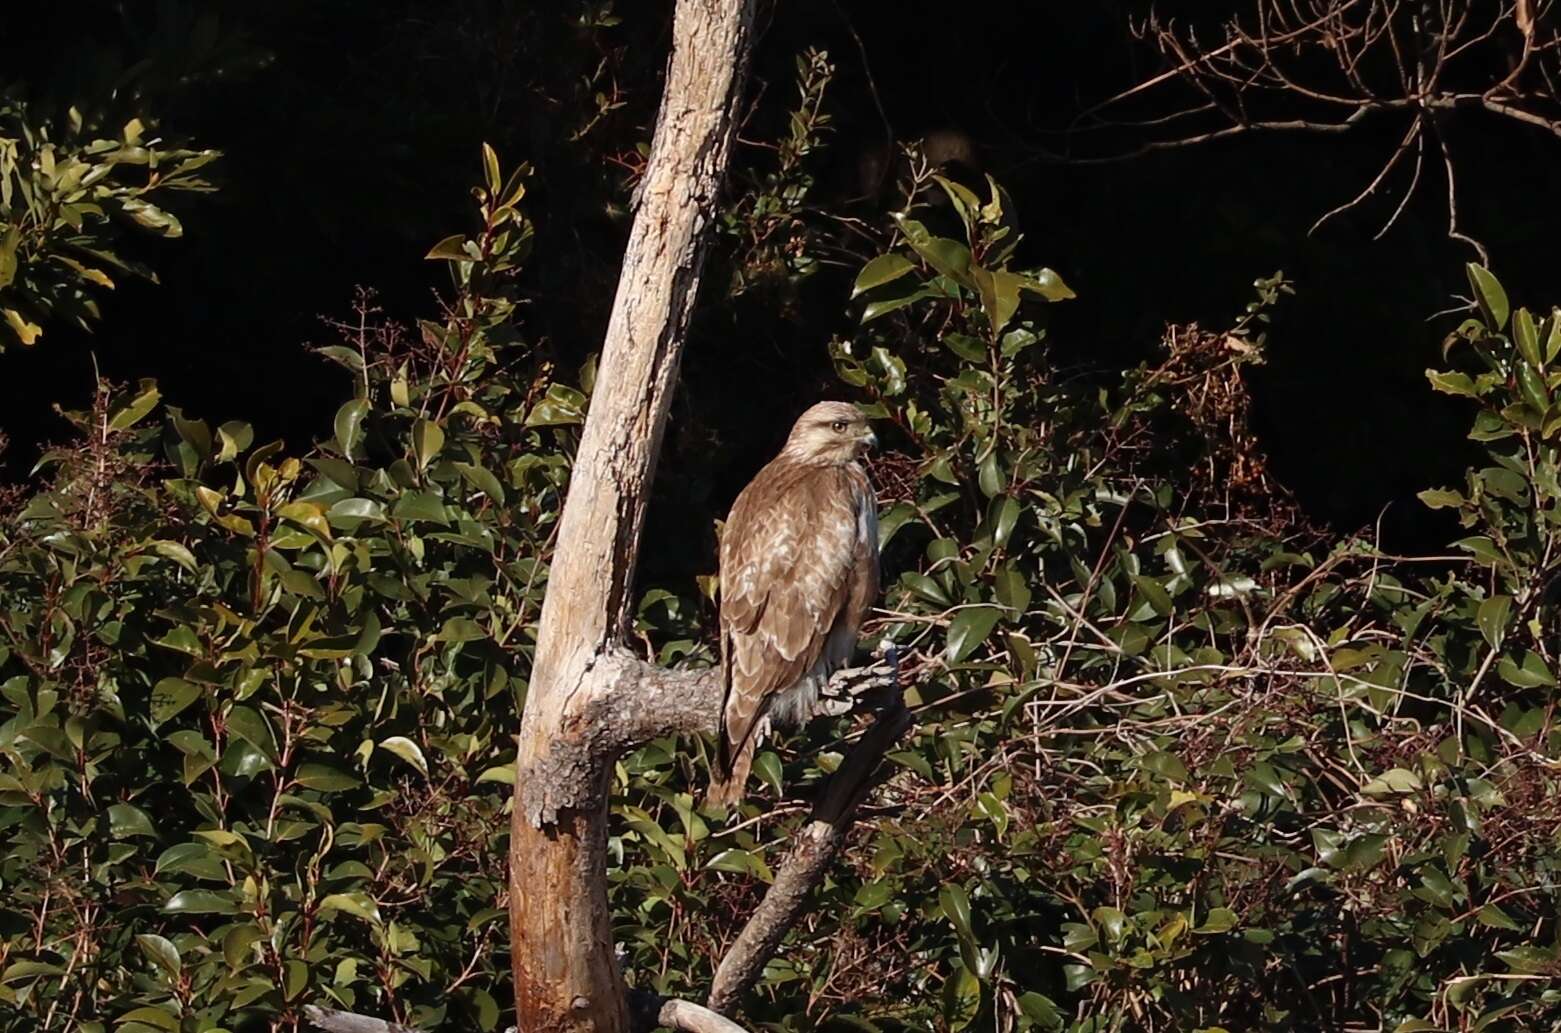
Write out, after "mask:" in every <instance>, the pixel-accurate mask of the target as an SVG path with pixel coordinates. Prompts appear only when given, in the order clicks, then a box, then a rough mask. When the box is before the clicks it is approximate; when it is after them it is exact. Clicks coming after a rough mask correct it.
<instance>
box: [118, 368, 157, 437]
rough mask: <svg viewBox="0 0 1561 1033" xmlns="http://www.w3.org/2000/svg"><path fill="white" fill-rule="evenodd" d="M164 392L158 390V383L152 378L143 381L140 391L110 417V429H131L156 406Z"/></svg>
mask: <svg viewBox="0 0 1561 1033" xmlns="http://www.w3.org/2000/svg"><path fill="white" fill-rule="evenodd" d="M160 398H162V393H161V392H160V391H158V390H157V385H156V384H155V383H153V382H152V381H150V380H143V381H141V387H140V392H139V393H138V394H137V395H136V396H135V397H134V398H132V399H131V400H130V401H128V402H126V403H125V404H124V405H123V406H122V407H121V408H119V409H117V410H115V412H114V415H113V416H111V417H109V421H108V426H109V429H110V430H129V429H130V428H131V427H134V426H135V425H136V424H137V423H139V422H140V421H141V418H142V417H144V416H145V415H146V414H147V413H149V412H151V411H152V409H153V408H155V407H156V405H157V402H158V400H159V399H160Z"/></svg>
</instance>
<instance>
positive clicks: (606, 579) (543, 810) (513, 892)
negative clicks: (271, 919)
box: [510, 0, 754, 1033]
mask: <svg viewBox="0 0 1561 1033" xmlns="http://www.w3.org/2000/svg"><path fill="white" fill-rule="evenodd" d="M753 15H754V0H677V7H676V11H675V13H674V16H673V33H672V56H671V61H670V64H669V67H668V72H667V85H666V92H665V95H664V96H663V98H662V106H661V113H660V115H659V116H658V118H657V123H656V131H655V137H654V140H653V142H652V146H651V154H650V160H649V163H648V164H647V166H646V170H645V178H644V182H643V184H642V190H641V193H640V203H639V206H638V210H637V212H636V214H635V219H634V225H633V229H632V230H631V232H630V235H629V243H628V247H627V249H626V251H625V254H624V262H623V269H622V272H621V274H620V276H619V281H618V292H617V295H616V297H615V298H614V301H613V310H612V315H611V318H610V319H609V321H608V327H607V336H606V340H605V342H604V345H603V349H602V357H601V361H600V364H599V369H600V374H599V376H598V379H597V383H596V390H595V392H594V394H593V397H592V399H591V407H590V412H589V414H588V416H587V418H586V424H585V429H584V431H583V433H582V435H581V441H580V448H579V452H578V454H577V456H576V460H575V467H574V472H573V475H572V477H571V486H570V491H569V495H568V498H567V499H566V501H565V503H564V509H563V513H562V515H561V517H560V522H559V532H558V543H557V547H556V549H555V552H554V561H553V566H552V570H551V571H550V575H549V582H548V592H547V597H546V599H545V601H544V603H543V607H542V618H541V625H540V628H539V631H538V639H537V649H536V656H535V660H534V663H533V668H532V676H531V686H530V692H529V694H528V701H527V704H526V710H525V714H524V716H523V718H522V722H521V734H520V744H519V751H518V756H517V760H516V766H515V771H516V778H515V793H516V795H515V808H514V815H513V819H512V827H511V834H510V938H511V948H510V949H511V956H512V961H513V967H514V978H515V1003H516V1017H517V1023H518V1025H519V1027H520V1028H521V1029H523V1030H525V1031H526V1033H625V1031H627V1030H628V1029H629V1028H630V1025H629V1010H628V1004H627V999H626V995H625V992H624V984H623V979H622V977H621V976H620V975H619V972H618V967H617V963H616V961H615V958H614V955H613V945H612V929H611V923H610V916H609V912H608V909H607V894H606V877H605V872H606V863H607V857H606V845H607V794H608V789H609V786H610V777H611V772H612V758H613V757H615V756H616V751H617V750H619V749H621V748H622V744H623V742H624V741H626V736H625V732H624V730H623V727H622V726H621V725H618V724H617V723H616V722H612V721H608V720H606V718H608V717H611V716H614V715H615V714H616V712H617V710H618V709H619V708H620V707H623V708H625V709H627V710H629V711H630V712H638V713H641V715H642V717H641V723H645V722H646V721H647V720H650V719H647V718H645V717H644V716H643V712H644V706H645V705H642V703H641V697H640V691H641V690H642V689H643V688H644V685H642V684H641V682H645V683H646V684H650V683H651V682H652V681H653V679H644V678H641V677H639V676H638V675H639V674H643V673H644V672H643V671H640V670H637V668H636V666H635V664H636V663H637V662H636V661H633V659H632V657H630V656H629V655H628V654H627V651H626V650H625V649H623V647H622V645H621V644H622V643H623V641H624V640H625V627H626V624H627V617H628V613H629V610H630V606H631V602H632V600H631V587H632V584H633V580H634V568H635V561H636V559H637V556H638V552H639V539H640V533H641V529H642V527H643V524H644V514H645V504H646V499H647V496H648V494H649V488H650V484H651V479H652V477H653V475H654V472H655V461H656V455H657V452H658V451H659V449H660V446H661V437H662V430H663V428H664V426H665V424H666V418H667V410H668V406H669V403H670V401H671V391H672V387H673V384H674V382H675V380H676V377H677V369H678V362H679V359H680V357H681V354H682V349H683V342H684V337H685V330H686V328H687V324H688V319H689V314H690V311H691V309H692V307H693V301H694V297H695V294H696V293H697V291H698V287H699V274H700V268H701V265H702V262H703V259H704V254H705V249H706V244H707V237H708V233H707V230H708V228H709V226H710V224H711V222H712V220H713V219H714V217H715V214H716V199H717V194H718V191H719V188H720V185H721V179H722V175H723V173H724V171H725V169H726V164H727V155H728V151H729V149H730V145H731V139H732V136H733V131H734V125H735V120H734V116H735V113H736V108H737V103H738V101H739V99H740V96H741V93H742V88H743V83H744V81H745V78H746V67H747V61H748V51H749V37H750V33H751V29H752V24H753ZM640 666H641V667H643V665H640ZM685 677H686V676H685ZM647 705H648V704H647ZM651 723H653V721H652V722H651Z"/></svg>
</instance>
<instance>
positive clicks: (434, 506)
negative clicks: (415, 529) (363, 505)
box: [390, 491, 450, 524]
mask: <svg viewBox="0 0 1561 1033" xmlns="http://www.w3.org/2000/svg"><path fill="white" fill-rule="evenodd" d="M390 515H391V516H392V517H394V518H395V519H397V520H410V521H427V522H430V523H436V524H448V523H449V522H450V514H449V513H447V512H445V508H444V500H443V499H441V498H440V497H439V496H438V495H435V494H434V493H433V492H429V491H409V492H407V493H406V494H405V495H402V496H401V497H400V498H399V499H397V500H396V504H395V505H394V506H392V507H391V509H390Z"/></svg>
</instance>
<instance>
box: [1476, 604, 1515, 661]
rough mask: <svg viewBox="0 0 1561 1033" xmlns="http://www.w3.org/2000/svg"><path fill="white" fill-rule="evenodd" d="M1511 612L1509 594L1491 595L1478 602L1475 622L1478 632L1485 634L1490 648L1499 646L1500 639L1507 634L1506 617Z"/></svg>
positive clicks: (1498, 647)
mask: <svg viewBox="0 0 1561 1033" xmlns="http://www.w3.org/2000/svg"><path fill="white" fill-rule="evenodd" d="M1511 613H1512V597H1511V596H1506V595H1493V596H1491V597H1490V598H1489V599H1486V600H1484V601H1482V602H1481V603H1480V608H1479V610H1477V611H1476V613H1475V622H1476V623H1477V624H1479V626H1480V634H1481V635H1483V636H1485V641H1487V642H1489V643H1490V644H1491V648H1492V649H1500V648H1501V643H1502V640H1503V639H1504V638H1506V635H1507V618H1508V616H1509V615H1510V614H1511Z"/></svg>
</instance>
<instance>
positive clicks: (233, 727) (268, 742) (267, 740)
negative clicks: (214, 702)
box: [227, 704, 277, 764]
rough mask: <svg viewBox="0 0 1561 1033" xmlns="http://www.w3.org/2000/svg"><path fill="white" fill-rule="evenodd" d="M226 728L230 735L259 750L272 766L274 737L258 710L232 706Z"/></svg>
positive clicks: (275, 755) (275, 757)
mask: <svg viewBox="0 0 1561 1033" xmlns="http://www.w3.org/2000/svg"><path fill="white" fill-rule="evenodd" d="M227 726H228V731H229V732H230V733H231V734H233V735H236V736H238V737H239V738H240V739H243V740H244V741H245V742H247V743H249V744H250V745H251V746H253V747H254V748H255V749H257V750H259V751H260V752H261V753H262V754H264V755H265V757H266V759H267V760H269V761H271V762H272V763H273V764H275V763H276V759H277V753H276V736H274V735H273V734H272V732H271V726H270V725H269V724H267V723H266V719H265V718H264V717H262V716H261V714H260V712H259V711H258V710H255V709H254V708H252V707H247V706H245V705H243V704H238V705H236V706H234V707H233V709H232V710H230V711H228V717H227Z"/></svg>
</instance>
